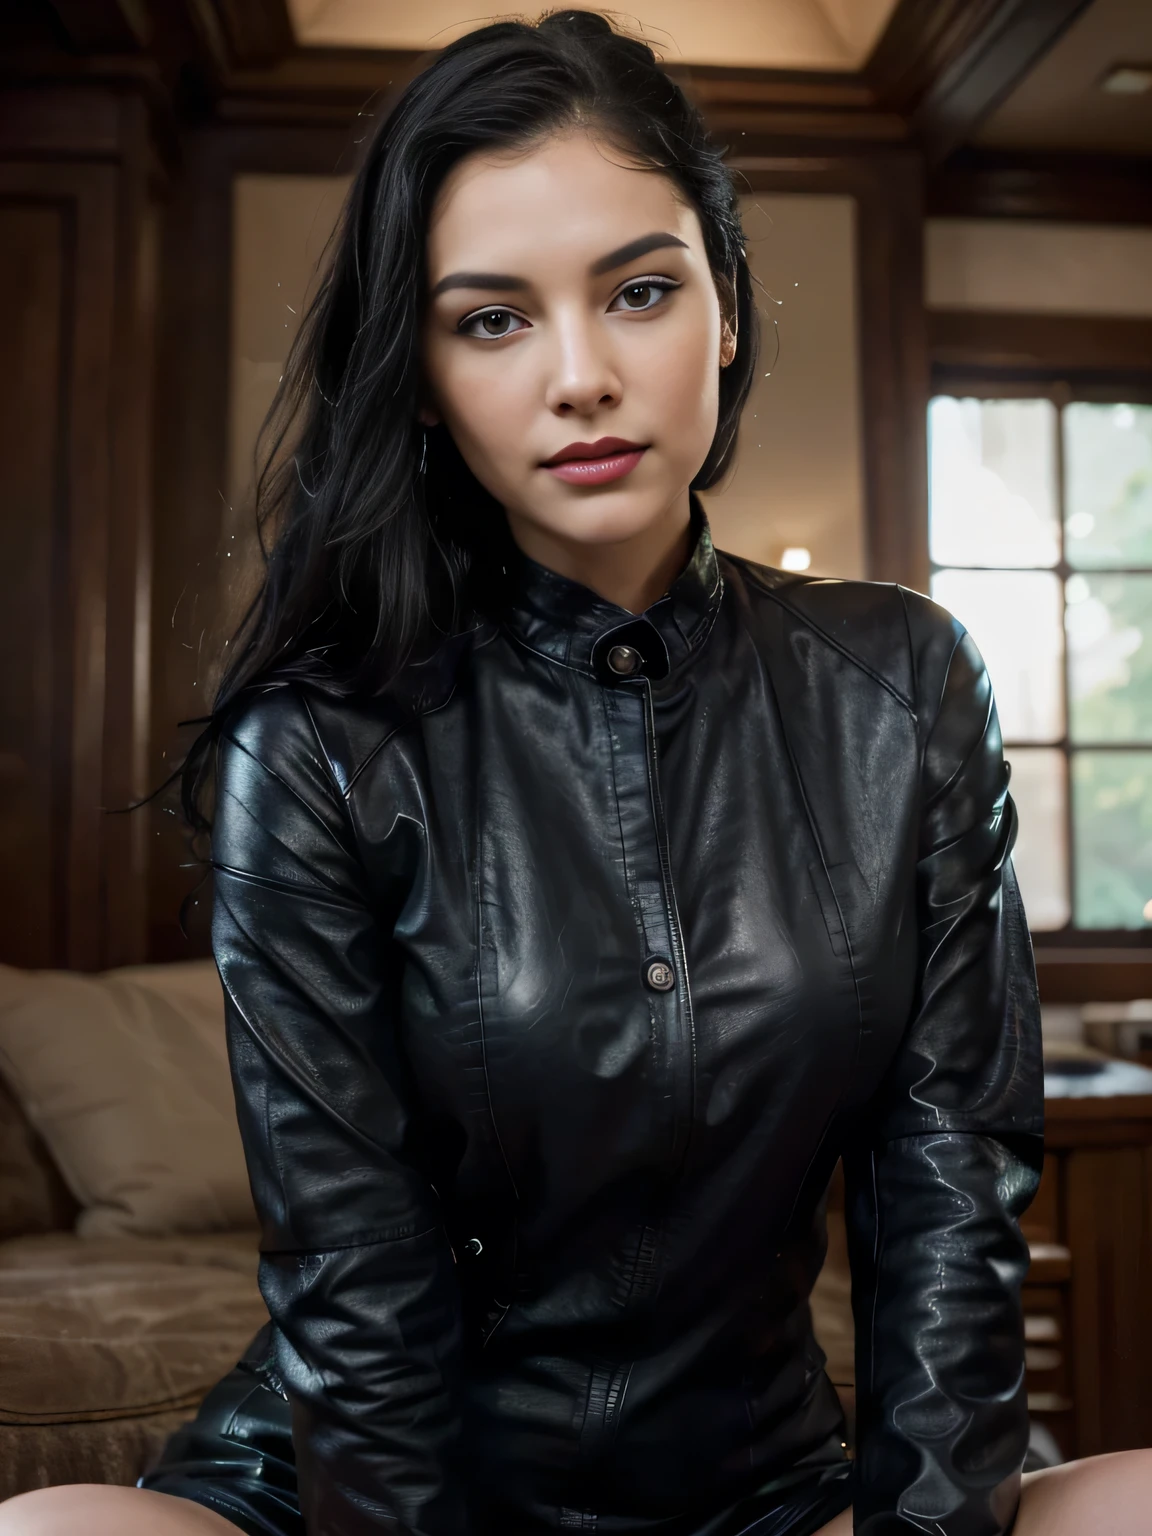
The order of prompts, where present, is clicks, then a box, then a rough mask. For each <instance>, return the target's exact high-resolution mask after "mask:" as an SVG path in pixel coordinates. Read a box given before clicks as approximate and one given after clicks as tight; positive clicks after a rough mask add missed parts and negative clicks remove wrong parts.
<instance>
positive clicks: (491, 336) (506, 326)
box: [459, 309, 525, 341]
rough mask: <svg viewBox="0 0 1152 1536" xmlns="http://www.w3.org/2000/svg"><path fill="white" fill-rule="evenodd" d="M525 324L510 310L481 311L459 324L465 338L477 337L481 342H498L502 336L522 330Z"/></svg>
mask: <svg viewBox="0 0 1152 1536" xmlns="http://www.w3.org/2000/svg"><path fill="white" fill-rule="evenodd" d="M524 325H525V322H524V321H523V320H521V318H520V316H519V315H514V314H513V313H512V311H511V310H510V309H481V310H477V311H476V312H475V313H474V314H471V315H469V316H468V318H467V319H466V320H462V321H461V322H460V327H459V328H460V330H461V331H462V332H463V334H464V335H465V336H478V337H480V338H481V339H483V340H488V341H499V340H500V338H501V337H502V336H512V335H514V334H515V333H516V332H517V331H519V330H523V328H524Z"/></svg>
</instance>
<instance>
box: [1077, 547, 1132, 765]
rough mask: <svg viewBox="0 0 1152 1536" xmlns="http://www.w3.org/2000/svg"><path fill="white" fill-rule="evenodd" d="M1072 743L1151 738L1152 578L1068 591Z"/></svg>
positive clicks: (1087, 583)
mask: <svg viewBox="0 0 1152 1536" xmlns="http://www.w3.org/2000/svg"><path fill="white" fill-rule="evenodd" d="M1065 594H1066V598H1067V606H1066V607H1065V610H1064V625H1065V629H1066V631H1067V636H1068V687H1069V695H1070V699H1071V705H1072V732H1071V734H1072V739H1073V741H1152V576H1080V575H1077V576H1072V577H1070V578H1069V579H1068V583H1067V586H1066V588H1065Z"/></svg>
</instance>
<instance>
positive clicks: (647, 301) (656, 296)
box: [610, 277, 680, 312]
mask: <svg viewBox="0 0 1152 1536" xmlns="http://www.w3.org/2000/svg"><path fill="white" fill-rule="evenodd" d="M679 286H680V284H679V283H676V282H672V281H671V280H670V279H669V278H665V277H659V278H657V277H649V278H646V279H645V280H644V282H642V283H629V284H628V286H627V287H626V288H621V290H620V292H619V293H618V294H617V295H616V297H615V298H614V299H613V300H612V303H611V305H610V308H612V309H615V310H621V309H631V310H634V311H637V312H639V311H640V310H645V309H657V308H659V307H660V306H661V305H662V304H663V303H664V302H665V301H666V300H667V298H668V295H669V294H670V293H671V292H672V291H673V290H674V289H676V288H679Z"/></svg>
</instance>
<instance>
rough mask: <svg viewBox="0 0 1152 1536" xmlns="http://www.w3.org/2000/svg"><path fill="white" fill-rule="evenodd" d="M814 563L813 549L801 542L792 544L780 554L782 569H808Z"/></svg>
mask: <svg viewBox="0 0 1152 1536" xmlns="http://www.w3.org/2000/svg"><path fill="white" fill-rule="evenodd" d="M811 564H812V551H811V550H809V549H804V548H803V547H802V546H800V545H799V544H790V545H789V546H788V548H787V549H786V550H785V551H784V553H783V554H782V555H781V556H780V569H781V570H782V571H806V570H807V569H808V567H809V566H810V565H811Z"/></svg>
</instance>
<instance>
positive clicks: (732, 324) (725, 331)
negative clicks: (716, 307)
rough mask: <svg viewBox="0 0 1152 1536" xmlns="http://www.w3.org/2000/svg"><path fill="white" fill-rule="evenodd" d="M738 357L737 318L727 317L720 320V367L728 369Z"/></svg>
mask: <svg viewBox="0 0 1152 1536" xmlns="http://www.w3.org/2000/svg"><path fill="white" fill-rule="evenodd" d="M735 356H736V317H735V315H733V316H732V318H731V319H729V318H728V317H727V316H726V315H725V316H722V317H721V320H720V366H721V368H727V367H728V365H729V364H730V363H731V362H732V360H733V358H735Z"/></svg>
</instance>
